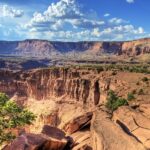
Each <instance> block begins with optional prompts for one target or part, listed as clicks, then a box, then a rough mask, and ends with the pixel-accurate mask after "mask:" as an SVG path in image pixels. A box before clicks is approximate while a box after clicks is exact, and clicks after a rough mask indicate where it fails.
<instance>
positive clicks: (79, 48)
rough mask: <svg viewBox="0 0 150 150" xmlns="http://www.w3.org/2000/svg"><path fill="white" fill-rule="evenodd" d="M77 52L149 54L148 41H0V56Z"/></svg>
mask: <svg viewBox="0 0 150 150" xmlns="http://www.w3.org/2000/svg"><path fill="white" fill-rule="evenodd" d="M74 52H76V53H77V52H79V53H82V54H93V55H99V54H115V55H128V56H135V55H140V54H147V53H150V39H149V38H148V39H140V40H135V41H125V42H94V41H91V42H90V41H85V42H54V41H46V40H25V41H0V54H1V55H4V54H5V55H15V56H29V57H31V56H34V57H52V56H59V55H61V54H64V53H65V54H67V53H74Z"/></svg>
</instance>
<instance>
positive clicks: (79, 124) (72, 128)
mask: <svg viewBox="0 0 150 150" xmlns="http://www.w3.org/2000/svg"><path fill="white" fill-rule="evenodd" d="M92 115H93V113H92V112H88V113H86V114H83V115H82V116H79V117H77V118H74V119H72V120H71V121H70V122H68V123H66V125H65V127H64V131H66V132H67V133H69V134H72V133H74V132H76V131H78V130H80V129H82V128H84V127H86V126H88V125H89V124H90V123H91V119H92Z"/></svg>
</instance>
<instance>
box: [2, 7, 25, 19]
mask: <svg viewBox="0 0 150 150" xmlns="http://www.w3.org/2000/svg"><path fill="white" fill-rule="evenodd" d="M0 9H1V15H0V16H2V17H22V16H23V14H24V12H23V11H22V10H19V9H15V8H13V7H10V6H8V5H2V6H0Z"/></svg>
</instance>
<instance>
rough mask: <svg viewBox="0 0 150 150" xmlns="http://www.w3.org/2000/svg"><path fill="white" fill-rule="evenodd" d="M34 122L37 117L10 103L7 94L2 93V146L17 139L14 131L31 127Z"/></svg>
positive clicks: (0, 105)
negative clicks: (18, 128)
mask: <svg viewBox="0 0 150 150" xmlns="http://www.w3.org/2000/svg"><path fill="white" fill-rule="evenodd" d="M33 120H35V115H34V114H33V113H32V112H30V111H28V110H26V109H25V108H22V107H19V106H18V105H17V104H16V103H15V102H13V101H10V100H9V98H8V96H7V95H6V94H4V93H0V145H1V144H3V143H4V142H9V141H10V140H12V139H13V138H14V137H15V135H13V133H12V132H11V131H12V129H15V128H17V127H23V126H24V125H26V124H28V125H30V124H32V121H33Z"/></svg>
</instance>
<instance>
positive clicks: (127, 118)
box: [113, 106, 150, 149]
mask: <svg viewBox="0 0 150 150" xmlns="http://www.w3.org/2000/svg"><path fill="white" fill-rule="evenodd" d="M113 120H114V121H115V122H116V123H117V124H119V125H120V126H121V127H122V128H123V129H124V130H125V131H126V132H128V134H131V135H133V136H134V137H135V138H136V139H137V140H139V141H140V142H141V143H143V144H144V146H145V147H147V148H148V149H150V140H149V139H150V119H149V118H147V117H145V116H144V115H142V113H141V112H139V111H136V110H133V109H131V108H129V107H127V106H125V107H120V108H119V109H118V110H117V111H115V112H114V114H113Z"/></svg>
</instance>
